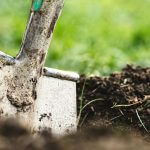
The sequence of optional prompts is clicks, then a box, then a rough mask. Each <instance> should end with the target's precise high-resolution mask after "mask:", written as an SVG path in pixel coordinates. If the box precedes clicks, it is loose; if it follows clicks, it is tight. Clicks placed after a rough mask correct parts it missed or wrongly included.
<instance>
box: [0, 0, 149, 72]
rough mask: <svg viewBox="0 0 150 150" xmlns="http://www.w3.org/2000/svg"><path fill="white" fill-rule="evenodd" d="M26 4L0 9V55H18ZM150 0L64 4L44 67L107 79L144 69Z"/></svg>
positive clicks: (10, 1)
mask: <svg viewBox="0 0 150 150" xmlns="http://www.w3.org/2000/svg"><path fill="white" fill-rule="evenodd" d="M30 3H31V0H26V1H24V0H15V1H14V0H3V1H2V2H1V4H0V50H3V51H4V52H6V53H8V54H11V55H13V56H15V55H16V53H17V52H18V49H19V46H20V43H21V39H22V35H23V32H24V29H25V24H26V20H27V16H28V10H29V8H30ZM149 15H150V0H126V1H125V0H66V2H65V7H64V9H63V13H62V16H61V17H60V19H59V22H58V24H57V26H56V29H55V32H54V36H53V40H52V43H51V46H50V50H49V53H48V56H47V60H46V66H49V67H54V68H59V69H64V70H72V71H77V72H79V73H86V74H95V75H99V74H108V73H110V72H113V71H119V70H120V68H122V67H123V66H125V65H126V64H127V63H132V64H136V65H142V66H150V61H149V59H150V17H149Z"/></svg>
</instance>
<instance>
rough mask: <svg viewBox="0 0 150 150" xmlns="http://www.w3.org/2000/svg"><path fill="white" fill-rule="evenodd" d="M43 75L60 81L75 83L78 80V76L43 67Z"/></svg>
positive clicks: (73, 73)
mask: <svg viewBox="0 0 150 150" xmlns="http://www.w3.org/2000/svg"><path fill="white" fill-rule="evenodd" d="M43 75H44V76H48V77H54V78H58V79H61V80H70V81H77V80H78V79H79V74H77V73H75V72H70V71H62V70H58V69H53V68H47V67H45V68H44V70H43Z"/></svg>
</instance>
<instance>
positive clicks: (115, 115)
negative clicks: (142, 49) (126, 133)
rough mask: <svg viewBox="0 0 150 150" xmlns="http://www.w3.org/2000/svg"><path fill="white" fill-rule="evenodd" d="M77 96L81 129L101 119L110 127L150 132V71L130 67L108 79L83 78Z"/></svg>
mask: <svg viewBox="0 0 150 150" xmlns="http://www.w3.org/2000/svg"><path fill="white" fill-rule="evenodd" d="M77 95H78V114H79V115H80V114H81V117H80V122H79V126H82V125H83V126H84V125H85V126H86V124H88V122H90V120H93V119H94V118H97V119H98V118H99V119H101V120H107V121H106V122H105V123H106V124H111V126H117V125H120V124H123V125H127V126H129V127H133V128H135V129H138V130H139V131H141V133H144V134H145V133H146V134H147V133H148V132H150V68H142V67H133V66H131V65H127V66H126V67H125V68H124V69H123V70H122V72H121V73H113V74H111V75H110V76H108V77H97V76H94V77H86V76H85V75H82V76H81V77H80V80H79V81H78V83H77ZM84 106H85V107H84ZM83 107H84V108H83ZM81 108H83V109H82V111H81ZM148 135H149V133H148Z"/></svg>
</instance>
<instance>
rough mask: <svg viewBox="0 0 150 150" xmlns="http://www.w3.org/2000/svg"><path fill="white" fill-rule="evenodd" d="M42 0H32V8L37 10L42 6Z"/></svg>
mask: <svg viewBox="0 0 150 150" xmlns="http://www.w3.org/2000/svg"><path fill="white" fill-rule="evenodd" d="M42 3H43V0H33V10H34V11H38V10H39V9H40V8H41V6H42Z"/></svg>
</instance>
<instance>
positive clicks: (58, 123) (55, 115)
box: [33, 76, 77, 136]
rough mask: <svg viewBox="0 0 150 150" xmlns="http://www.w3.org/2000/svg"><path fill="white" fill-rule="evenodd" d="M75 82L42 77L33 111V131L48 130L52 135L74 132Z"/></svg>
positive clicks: (75, 116) (75, 125) (75, 113)
mask: <svg viewBox="0 0 150 150" xmlns="http://www.w3.org/2000/svg"><path fill="white" fill-rule="evenodd" d="M76 119H77V112H76V82H73V81H68V80H61V79H57V78H53V77H46V76H43V77H41V78H40V80H39V84H38V89H37V100H36V102H35V110H34V125H33V127H34V130H35V131H40V130H43V129H44V128H46V129H47V128H48V129H50V130H51V131H52V133H53V134H54V135H57V136H59V135H64V134H67V133H70V132H74V131H76V128H77V124H76V123H77V120H76Z"/></svg>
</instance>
